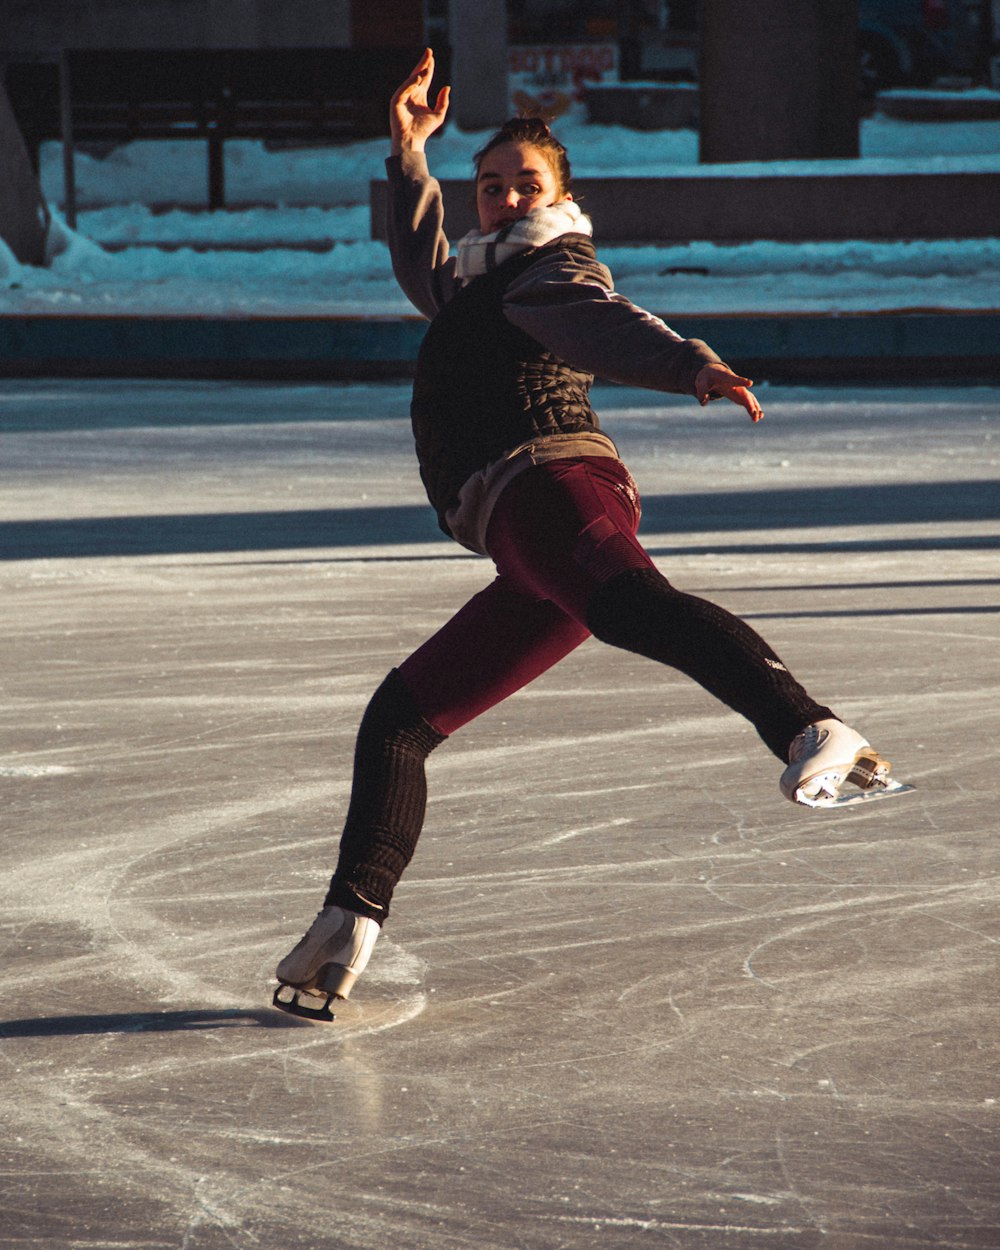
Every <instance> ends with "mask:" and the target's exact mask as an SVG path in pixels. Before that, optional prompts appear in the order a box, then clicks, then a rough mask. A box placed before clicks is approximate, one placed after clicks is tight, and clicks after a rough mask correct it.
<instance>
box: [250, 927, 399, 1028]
mask: <svg viewBox="0 0 1000 1250" xmlns="http://www.w3.org/2000/svg"><path fill="white" fill-rule="evenodd" d="M378 935H379V924H378V921H376V920H370V919H369V918H368V917H367V916H359V915H357V914H356V913H355V912H353V911H347V910H345V909H344V908H343V907H336V906H331V907H324V908H323V910H322V911H321V912H320V913H319V914H318V915H317V917H316V919H315V920H314V921H313V923H312V925H311V927H310V929H309V932H308V933H307V934H306V935H305V937H304V938H302V939H301V940H300V941H299V942H298V944H297V945H296V946H295V948H294V950H292V951H291V952H290V953H289V954H288V955H286V956H285V958H284V959H283V960H282V961H281V963H280V964H278V968H277V972H276V975H277V978H278V980H279V981H280V982H281V984H280V985H279V986H278V988H277V989H276V990H275V991H274V997H273V998H272V999H271V1002H272V1003H273V1004H274V1006H275V1007H277V1008H278V1009H279V1010H280V1011H287V1012H288V1013H289V1015H293V1016H301V1017H302V1018H303V1019H305V1020H332V1019H333V1012H332V1011H331V1010H330V1003H331V1001H332V1000H333V999H334V998H347V997H348V996H349V994H350V992H351V989H352V988H353V986H354V982H355V981H356V980H357V979H358V977H359V976H360V975H361V973H362V972H363V971H364V969H365V966H366V964H367V963H368V960H369V958H370V957H371V953H372V949H373V948H374V946H375V942H376V939H377V938H378Z"/></svg>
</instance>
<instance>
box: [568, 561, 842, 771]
mask: <svg viewBox="0 0 1000 1250" xmlns="http://www.w3.org/2000/svg"><path fill="white" fill-rule="evenodd" d="M587 625H588V627H589V628H590V631H591V632H592V633H593V635H594V637H595V638H599V639H600V640H601V641H602V642H607V643H610V644H611V646H613V647H621V648H622V649H623V650H625V651H632V652H634V653H635V654H637V655H644V656H647V657H648V658H649V659H651V660H658V661H659V662H660V663H661V664H668V665H670V667H671V668H676V669H678V670H679V671H680V672H682V673H685V674H686V675H687V676H688V677H691V678H693V679H694V680H695V681H696V682H698V684H699V685H701V686H703V687H704V688H705V689H706V690H707V691H708V692H709V693H710V694H712V695H714V696H715V697H716V698H717V699H719V700H721V701H722V702H723V703H725V704H726V705H727V706H728V707H731V708H732V709H733V710H734V711H736V712H739V713H740V715H741V716H745V717H746V718H747V720H749V721H750V722H751V723H752V724H753V725H754V727H755V728H756V730H757V732H758V733H759V734H760V736H761V738H763V740H764V742H765V743H766V744H767V746H768V747H770V749H771V750H772V751H773V752H774V754H775V755H776V756H777V757H778V758H779V759H780V760H781V761H782V762H783V763H787V762H788V746H789V743H790V742H791V740H792V739H793V738H794V737H795V735H796V734H797V733H798V732H799V731H800V730H802V729H804V728H805V726H806V725H809V724H811V723H812V722H813V721H817V720H823V719H825V718H827V717H833V716H834V713H833V712H831V711H830V709H829V708H828V707H822V706H821V705H820V704H818V703H816V702H814V701H813V700H812V699H811V698H810V697H809V695H808V694H807V693H806V691H805V690H804V689H803V688H802V686H800V685H799V683H798V682H797V681H796V680H795V679H794V677H792V675H791V673H789V672H788V670H787V669H786V668H785V666H784V664H782V662H781V661H780V660H779V659H778V657H777V656H776V655H775V653H774V652H773V651H772V650H771V648H770V647H769V646H768V645H767V643H766V642H765V641H764V639H763V638H761V637H760V635H759V634H758V633H757V632H756V631H755V630H753V629H751V628H750V626H749V625H747V624H746V622H744V621H741V620H740V619H739V617H737V616H733V614H732V613H731V612H727V611H726V610H725V608H720V607H717V606H716V605H715V604H714V603H709V602H708V600H707V599H699V598H697V596H695V595H688V594H685V593H684V592H683V591H680V590H675V589H674V587H673V586H671V584H670V583H669V582H668V581H667V579H666V578H665V577H664V576H663V575H662V574H661V573H659V572H657V570H656V569H635V570H630V571H629V572H626V573H620V574H619V575H618V576H617V577H614V578H612V579H611V581H609V582H606V583H605V584H604V585H603V586H602V587H601V588H600V589H599V590H598V591H597V592H596V593H595V595H594V597H593V598H592V599H591V601H590V603H589V605H588V608H587Z"/></svg>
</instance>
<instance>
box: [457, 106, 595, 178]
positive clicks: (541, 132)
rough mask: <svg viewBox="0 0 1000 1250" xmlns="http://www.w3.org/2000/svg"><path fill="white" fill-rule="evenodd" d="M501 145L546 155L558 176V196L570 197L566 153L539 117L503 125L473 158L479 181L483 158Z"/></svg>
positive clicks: (570, 174) (515, 119)
mask: <svg viewBox="0 0 1000 1250" xmlns="http://www.w3.org/2000/svg"><path fill="white" fill-rule="evenodd" d="M501 143H530V144H531V146H532V147H533V148H539V149H540V150H541V151H542V152H544V153H545V157H546V160H547V161H548V162H549V165H550V166H551V168H552V172H553V173H554V174H555V176H556V182H557V184H558V186H559V194H560V195H567V194H568V193H569V190H570V183H571V182H572V180H573V174H572V172H571V170H570V167H569V157H568V156H567V155H566V149H565V148H564V147H563V145H562V144H561V143H560V142H559V140H558V139H557V138H556V137H555V135H554V134H553V133H552V131H551V130H549V128H548V126H547V125H546V123H545V122H543V121H542V119H541V118H540V117H512V118H511V119H510V120H509V121H506V122H504V124H503V125H502V126H501V127H500V129H499V130H498V131H497V132H496V134H495V135H494V136H493V138H492V139H490V141H489V142H488V143H487V144H486V146H485V147H482V148H480V149H479V151H478V152H477V153H476V154H475V156H473V158H472V160H473V164H474V165H475V167H476V175H477V177H478V175H479V170H480V168H481V166H482V163H483V158H484V157H485V156H486V154H487V153H488V152H492V151H493V149H494V148H497V147H499V146H500V144H501Z"/></svg>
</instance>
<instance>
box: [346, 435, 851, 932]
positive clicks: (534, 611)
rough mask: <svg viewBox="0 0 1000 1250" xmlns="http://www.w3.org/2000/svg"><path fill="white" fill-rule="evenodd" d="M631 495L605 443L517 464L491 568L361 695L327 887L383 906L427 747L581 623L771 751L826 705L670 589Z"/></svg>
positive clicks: (546, 660) (531, 673) (401, 853)
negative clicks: (345, 803) (748, 730)
mask: <svg viewBox="0 0 1000 1250" xmlns="http://www.w3.org/2000/svg"><path fill="white" fill-rule="evenodd" d="M638 522H639V502H638V495H637V493H636V489H635V485H634V483H633V482H632V479H631V477H630V476H629V473H628V470H627V469H626V468H625V467H624V465H622V464H621V463H620V462H619V461H617V460H614V459H611V458H610V457H598V456H588V457H580V458H577V459H572V460H557V461H552V462H550V463H548V464H545V465H534V466H533V467H531V468H529V469H526V470H525V471H524V472H523V473H521V474H520V475H519V476H518V477H516V478H515V479H514V480H513V481H512V482H511V483H510V485H508V486H507V487H506V489H505V490H504V491H503V493H502V495H501V496H500V498H499V500H498V501H497V505H496V508H495V510H494V513H493V516H492V519H491V521H490V525H489V529H488V532H487V538H486V545H487V547H488V549H489V553H490V555H491V556H492V558H493V560H494V562H495V564H496V567H497V574H498V576H497V578H496V580H495V581H494V582H493V583H492V584H491V585H490V586H488V587H487V588H486V589H485V590H483V591H481V592H480V593H479V594H477V595H475V596H473V598H472V599H470V600H469V602H468V603H467V604H466V605H465V607H463V608H461V609H460V610H459V612H458V613H457V614H456V615H455V616H453V617H452V619H451V620H450V621H449V622H448V623H447V624H446V625H445V626H444V627H443V628H442V629H440V630H439V631H438V632H437V633H436V634H435V635H434V636H433V637H432V638H430V639H428V641H427V642H425V643H424V645H423V646H422V647H420V648H419V650H417V651H415V652H414V653H413V655H411V656H410V657H409V659H407V660H404V661H403V663H402V664H401V665H400V666H399V669H398V670H394V671H393V672H392V673H390V674H389V676H388V677H387V678H386V680H385V682H384V683H383V684H382V686H381V687H380V688H379V689H378V690H377V691H376V692H375V695H374V696H373V698H372V701H371V702H370V703H369V705H368V709H367V711H366V712H365V716H364V718H363V720H362V723H361V728H360V730H359V733H358V741H357V746H356V750H355V764H354V785H353V788H352V792H351V803H350V807H349V810H348V814H347V820H346V823H345V826H344V833H343V837H342V839H341V844H340V857H339V861H338V865H337V870H336V872H335V873H334V876H333V880H332V881H331V883H330V890H329V893H328V894H327V900H326V901H327V902H328V903H337V904H338V905H340V906H343V907H347V908H349V909H353V910H354V911H359V912H361V913H362V914H364V915H369V916H371V917H373V918H374V919H377V920H379V921H380V922H381V921H383V920H384V919H385V918H386V916H387V915H388V912H389V903H390V900H391V898H392V894H393V891H394V889H395V886H396V883H397V882H398V881H399V878H400V876H401V875H402V872H403V870H404V869H405V868H406V865H407V864H408V863H409V861H410V857H411V856H412V854H413V851H414V848H415V847H416V844H417V839H418V837H419V835H420V830H421V828H422V826H423V820H424V811H425V806H426V798H427V789H426V778H425V775H424V762H425V760H426V758H427V756H428V755H429V753H430V752H431V751H432V750H433V749H434V748H435V747H436V746H438V745H439V744H440V743H441V742H442V741H443V740H444V738H445V737H447V736H448V735H449V734H452V733H454V732H455V730H456V729H459V728H460V727H461V726H462V725H465V724H466V723H467V722H468V721H470V720H472V719H473V718H474V717H476V716H479V715H480V714H481V713H482V712H485V711H486V710H487V709H488V708H491V707H493V706H494V705H495V704H497V703H499V702H500V701H501V700H502V699H505V698H507V696H508V695H510V694H513V693H514V691H515V690H519V689H520V688H521V687H522V686H525V685H527V683H528V682H530V681H532V680H533V679H534V678H535V677H538V676H539V675H540V674H541V673H544V672H545V670H546V669H548V668H551V667H552V665H553V664H555V663H557V662H558V661H559V660H561V659H562V658H563V656H565V655H567V654H568V653H569V652H570V651H572V650H573V649H574V647H578V646H579V645H580V643H581V642H583V641H584V639H586V638H587V637H589V635H590V634H591V633H593V634H594V636H595V637H597V638H600V639H601V640H602V641H604V642H607V643H610V644H611V645H613V646H617V647H622V648H623V649H625V650H627V651H631V652H634V653H636V654H638V655H644V656H648V657H649V658H650V659H652V660H657V661H659V662H660V663H662V664H667V665H670V666H671V667H673V668H676V669H678V670H679V671H681V672H683V673H686V674H687V675H688V676H689V677H691V678H693V679H694V680H695V681H697V682H699V683H700V684H701V685H702V686H703V687H704V688H705V689H706V690H708V691H709V693H711V694H713V695H714V696H715V697H716V698H718V699H720V700H721V701H722V702H723V703H725V704H726V705H727V706H729V707H731V708H733V709H734V710H735V711H737V712H739V713H741V714H742V715H743V716H745V717H747V718H748V719H749V720H750V721H751V722H752V723H753V724H754V726H755V727H756V729H757V731H758V733H759V734H760V736H761V738H763V740H764V742H765V743H766V744H767V745H768V746H769V747H770V748H771V750H772V751H773V752H774V754H775V755H777V756H778V757H779V758H781V759H783V760H784V759H786V758H787V757H786V754H785V753H786V750H787V747H788V744H789V743H790V742H791V740H792V738H793V737H794V736H795V734H797V733H798V732H799V731H800V730H801V729H803V728H804V727H805V726H806V725H808V724H810V723H811V722H813V721H816V720H822V719H824V718H825V717H828V716H832V715H833V713H832V712H831V711H830V709H829V708H824V707H821V706H820V705H818V704H817V703H815V702H814V701H813V700H812V699H811V698H810V697H809V695H808V694H807V693H806V691H805V690H804V689H803V688H802V687H801V686H800V685H799V684H798V682H796V681H795V679H794V678H793V677H792V675H791V674H790V673H789V672H788V670H787V669H786V668H785V666H784V664H782V663H781V661H780V660H779V659H778V657H777V656H776V655H775V653H774V652H773V651H772V650H771V648H770V647H769V646H768V645H767V643H766V642H764V640H763V639H762V638H761V637H760V635H759V634H757V633H756V632H755V631H754V630H753V629H751V628H750V626H749V625H747V624H746V623H745V622H743V621H741V620H740V619H739V618H738V617H735V616H733V615H732V613H730V612H727V611H725V609H724V608H719V607H717V606H716V605H715V604H713V603H709V602H708V600H705V599H699V598H697V597H696V596H695V595H689V594H686V593H684V592H683V591H679V590H676V589H675V588H674V587H673V586H671V585H670V583H669V582H668V581H667V579H666V578H665V577H663V576H662V574H661V573H659V572H658V571H657V569H656V568H655V566H654V565H653V562H652V560H651V559H650V558H649V556H648V555H647V554H646V552H645V551H644V550H643V549H642V547H641V546H640V545H639V543H638V542H637V541H636V537H635V531H636V527H637V525H638Z"/></svg>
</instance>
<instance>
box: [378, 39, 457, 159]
mask: <svg viewBox="0 0 1000 1250" xmlns="http://www.w3.org/2000/svg"><path fill="white" fill-rule="evenodd" d="M433 77H434V53H433V51H432V50H431V49H430V48H426V49H425V50H424V55H423V56H422V57H421V58H420V60H419V61H418V62H417V63H416V65H415V66H414V68H413V73H412V74H410V76H409V78H407V80H406V81H405V82H404V83H402V84H401V86H400V87H399V88H398V89H397V91H396V93H395V94H394V95H393V97H392V103H391V104H390V106H389V129H390V131H391V133H392V150H393V153H394V154H395V155H397V156H398V155H399V153H400V152H404V151H411V152H422V151H423V150H424V144H425V143H426V141H427V140H428V139H429V138H430V136H431V135H432V134H433V133H434V131H435V130H437V129H438V127H439V126H441V125H442V124H443V122H444V116H445V113H447V112H448V100H449V97H450V95H451V88H450V87H442V88H441V90H440V91H439V92H438V93H437V99H436V100H435V102H434V105H433V106H431V105H430V104H429V103H428V100H427V92H428V89H429V87H430V85H431V79H432V78H433Z"/></svg>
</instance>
